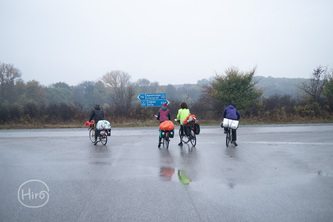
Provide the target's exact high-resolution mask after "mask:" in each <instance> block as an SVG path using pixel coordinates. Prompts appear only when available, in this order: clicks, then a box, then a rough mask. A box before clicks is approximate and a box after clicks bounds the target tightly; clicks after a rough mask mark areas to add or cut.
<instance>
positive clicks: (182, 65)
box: [0, 0, 333, 85]
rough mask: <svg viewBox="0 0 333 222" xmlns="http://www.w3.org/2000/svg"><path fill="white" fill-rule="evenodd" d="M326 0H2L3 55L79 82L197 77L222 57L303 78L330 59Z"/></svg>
mask: <svg viewBox="0 0 333 222" xmlns="http://www.w3.org/2000/svg"><path fill="white" fill-rule="evenodd" d="M332 9H333V1H332V0H316V1H315V0H251V1H249V0H228V1H227V0H200V1H199V0H168V1H165V0H164V1H161V0H89V1H88V0H0V27H1V35H0V62H2V63H7V64H13V65H14V66H15V67H16V68H18V69H19V70H21V72H22V79H23V80H24V81H29V80H33V79H34V80H37V81H39V82H40V83H41V84H43V85H49V84H51V83H56V82H60V81H62V82H66V83H68V84H70V85H76V84H78V83H80V82H82V81H86V80H89V81H96V80H98V79H99V78H100V77H102V76H103V75H104V74H105V73H107V72H110V71H113V70H121V71H124V72H127V73H128V74H129V75H131V77H132V79H131V80H132V81H136V80H138V79H140V78H147V79H148V80H150V81H151V82H154V81H157V82H159V83H160V85H163V84H169V83H170V84H183V83H196V82H197V81H198V80H201V79H203V78H209V77H211V76H214V75H215V73H218V74H222V73H224V71H225V70H226V69H227V68H229V67H237V68H239V69H240V70H242V71H249V70H250V69H252V68H253V67H257V74H256V75H260V76H273V77H292V78H309V77H310V74H311V73H312V71H313V69H314V68H316V67H317V66H319V65H322V66H326V67H328V68H330V69H331V68H332V67H333V13H332Z"/></svg>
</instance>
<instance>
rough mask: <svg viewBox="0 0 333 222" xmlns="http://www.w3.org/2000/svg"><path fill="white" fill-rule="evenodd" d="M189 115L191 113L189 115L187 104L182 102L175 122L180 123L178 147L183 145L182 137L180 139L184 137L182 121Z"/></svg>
mask: <svg viewBox="0 0 333 222" xmlns="http://www.w3.org/2000/svg"><path fill="white" fill-rule="evenodd" d="M190 114H191V113H190V110H189V109H188V106H187V103H186V102H182V103H181V104H180V109H179V110H178V114H177V121H178V122H179V123H180V130H181V135H179V137H180V143H179V144H178V145H179V146H181V145H183V142H182V137H181V136H182V135H184V127H183V121H184V120H185V119H186V117H188V115H190Z"/></svg>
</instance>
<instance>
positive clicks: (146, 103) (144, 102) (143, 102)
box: [141, 99, 169, 107]
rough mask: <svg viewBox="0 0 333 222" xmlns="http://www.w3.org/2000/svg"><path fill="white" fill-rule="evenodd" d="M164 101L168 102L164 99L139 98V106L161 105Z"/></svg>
mask: <svg viewBox="0 0 333 222" xmlns="http://www.w3.org/2000/svg"><path fill="white" fill-rule="evenodd" d="M164 103H166V104H168V103H169V102H168V100H166V99H158V100H141V107H154V106H162V105H163V104H164Z"/></svg>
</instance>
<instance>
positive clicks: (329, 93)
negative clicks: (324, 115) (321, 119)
mask: <svg viewBox="0 0 333 222" xmlns="http://www.w3.org/2000/svg"><path fill="white" fill-rule="evenodd" d="M323 94H324V96H326V97H327V98H329V99H333V71H332V73H331V74H330V75H328V76H327V82H326V84H325V86H324V91H323Z"/></svg>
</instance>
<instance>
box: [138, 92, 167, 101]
mask: <svg viewBox="0 0 333 222" xmlns="http://www.w3.org/2000/svg"><path fill="white" fill-rule="evenodd" d="M138 99H139V100H161V99H166V93H147V94H140V95H139V96H138Z"/></svg>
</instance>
